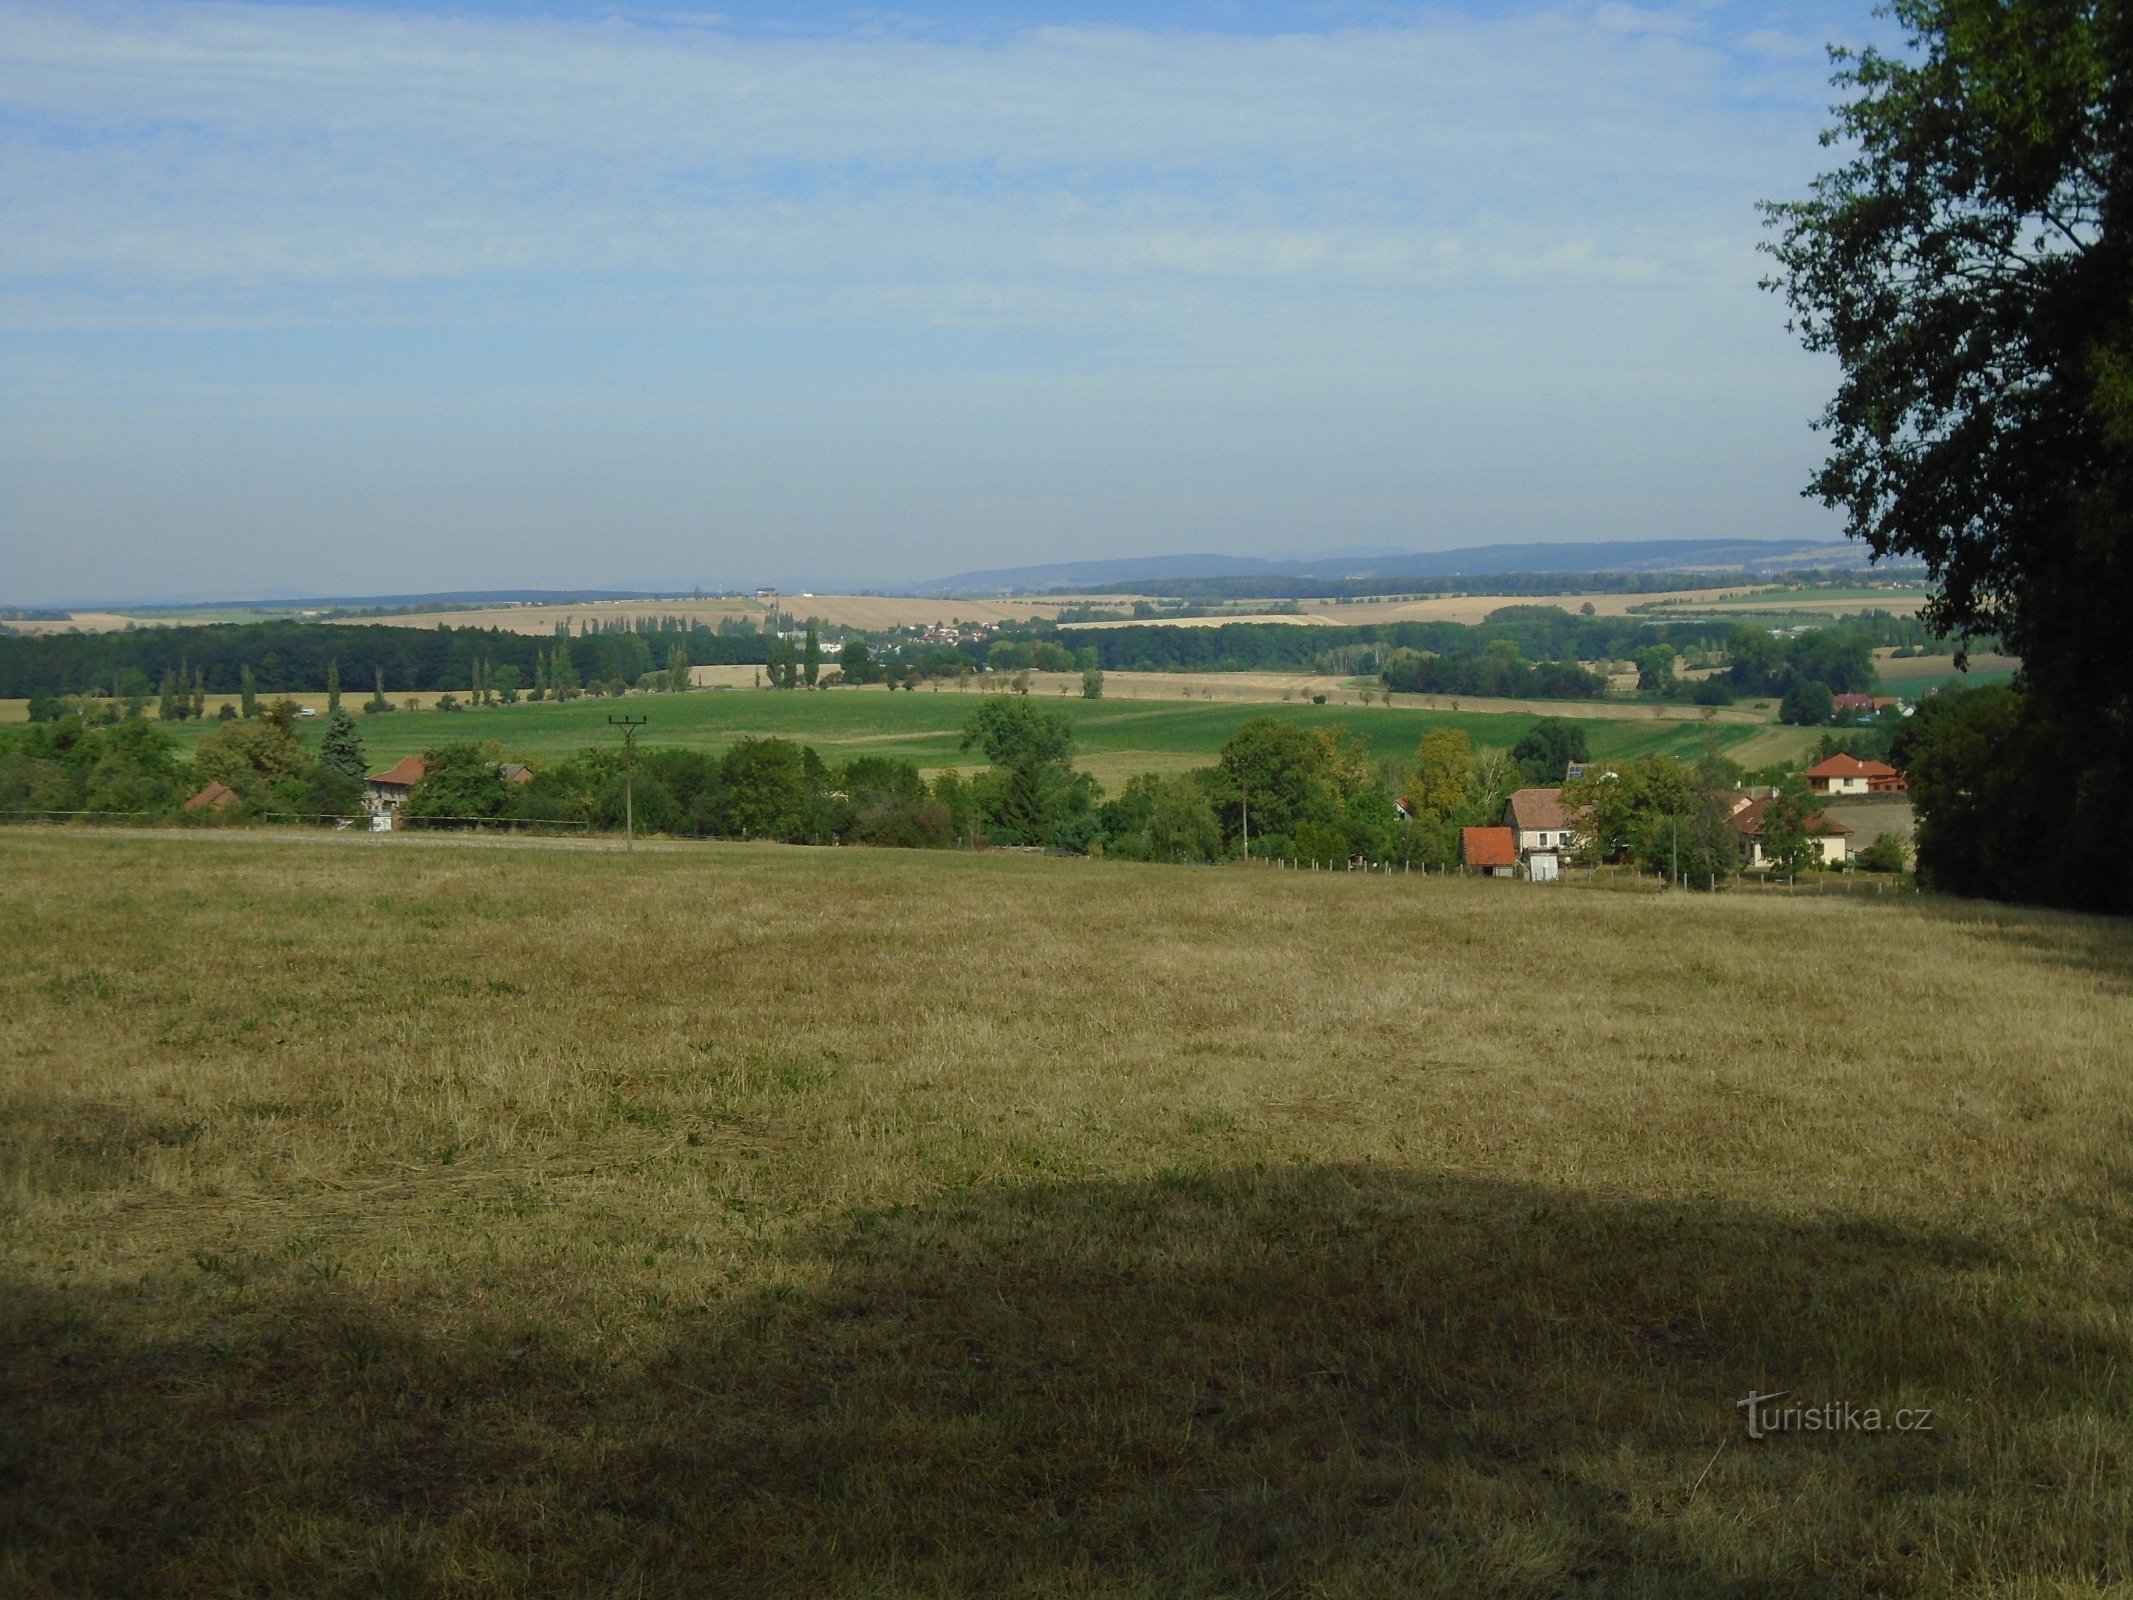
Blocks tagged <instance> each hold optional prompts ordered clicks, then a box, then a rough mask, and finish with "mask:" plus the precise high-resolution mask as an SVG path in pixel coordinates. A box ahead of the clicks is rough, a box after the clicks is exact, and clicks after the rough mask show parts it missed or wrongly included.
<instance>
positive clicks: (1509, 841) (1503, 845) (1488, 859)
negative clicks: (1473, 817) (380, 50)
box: [1459, 828, 1518, 878]
mask: <svg viewBox="0 0 2133 1600" xmlns="http://www.w3.org/2000/svg"><path fill="white" fill-rule="evenodd" d="M1459 859H1460V860H1461V861H1462V862H1464V863H1465V864H1466V865H1467V866H1468V867H1471V868H1473V869H1474V870H1475V871H1477V872H1479V873H1480V874H1481V875H1482V876H1483V877H1484V878H1510V877H1515V876H1516V875H1517V873H1518V841H1517V838H1516V836H1515V835H1514V834H1513V833H1512V832H1511V830H1510V829H1509V828H1461V829H1460V830H1459Z"/></svg>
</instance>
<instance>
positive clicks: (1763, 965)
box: [0, 696, 2133, 1600]
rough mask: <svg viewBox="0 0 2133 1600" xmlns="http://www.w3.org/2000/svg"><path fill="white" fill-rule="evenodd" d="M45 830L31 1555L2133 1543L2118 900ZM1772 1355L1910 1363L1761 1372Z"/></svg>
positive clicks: (1109, 1577) (23, 854)
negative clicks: (2103, 909) (2043, 904)
mask: <svg viewBox="0 0 2133 1600" xmlns="http://www.w3.org/2000/svg"><path fill="white" fill-rule="evenodd" d="M914 698H915V699H916V700H917V702H918V703H920V704H923V703H924V700H925V698H926V697H923V696H921V697H914ZM832 703H833V702H832ZM0 881H4V882H5V883H6V884H7V886H8V892H7V894H6V896H5V897H4V899H0V930H4V933H0V937H4V940H5V946H6V948H5V959H4V960H0V1004H4V1006H5V1014H6V1016H7V1018H8V1024H7V1027H6V1029H5V1031H4V1033H0V1371H4V1372H5V1373H6V1374H7V1381H6V1382H5V1384H0V1591H4V1592H6V1593H8V1594H10V1595H24V1596H36V1595H45V1594H97V1595H136V1594H137V1595H157V1596H163V1595H174V1594H195V1593H217V1594H269V1593H271V1594H307V1595H342V1594H346V1595H355V1594H364V1595H370V1594H394V1595H452V1596H459V1595H468V1596H473V1595H499V1596H521V1595H541V1594H590V1593H598V1594H603V1595H607V1594H620V1595H676V1596H681V1595H751V1596H753V1595H795V1596H831V1595H870V1596H921V1595H925V1596H935V1595H948V1594H967V1595H988V1596H993V1595H1098V1594H1101V1595H1118V1596H1183V1595H1216V1594H1231V1595H1235V1594H1284V1595H1317V1596H1328V1597H1347V1596H1381V1595H1382V1596H1395V1595H1398V1596H1406V1595H1413V1594H1417V1593H1445V1594H1459V1595H1477V1596H1485V1595H1517V1596H1527V1595H1542V1594H1570V1593H1635V1594H1652V1595H1679V1596H1684V1597H1687V1596H1695V1597H1699V1600H1700V1597H1703V1596H1709V1595H1714V1594H1731V1595H1772V1596H1780V1595H1781V1596H1791V1595H1854V1594H1864V1593H1879V1594H1911V1595H1942V1594H1971V1595H1976V1594H2005V1595H2023V1596H2041V1595H2070V1594H2076V1593H2080V1594H2094V1593H2099V1592H2124V1590H2125V1589H2126V1588H2127V1586H2128V1585H2129V1584H2133V1546H2129V1533H2128V1530H2129V1529H2133V1478H2129V1476H2128V1473H2127V1471H2126V1470H2125V1469H2126V1465H2127V1462H2128V1460H2129V1458H2133V1377H2129V1374H2133V1342H2129V1336H2133V1313H2129V1309H2128V1308H2129V1307H2133V1292H2129V1291H2133V1194H2129V1191H2128V1189H2127V1186H2126V1184H2125V1181H2124V1173H2125V1166H2126V1149H2127V1135H2128V1131H2129V1129H2133V1072H2129V1070H2128V1069H2129V1068H2133V936H2129V934H2128V931H2127V929H2126V928H2125V927H2124V925H2122V924H2118V923H2111V922H2105V921H2098V920H2083V919H2078V918H2072V917H2065V916H2052V915H2045V914H2033V913H2025V912H2021V911H2015V910H2009V909H2005V908H1995V907H1983V906H1978V905H1972V904H1964V903H1955V902H1937V901H1933V900H1930V899H1927V900H1917V899H1904V900H1897V899H1894V898H1889V899H1873V898H1865V899H1857V898H1854V899H1831V900H1820V901H1809V900H1804V899H1803V900H1797V901H1792V900H1786V899H1784V898H1782V897H1755V898H1751V897H1746V896H1740V897H1735V896H1726V895H1720V896H1716V897H1706V896H1690V895H1662V894H1659V893H1656V892H1650V893H1642V894H1636V893H1629V892H1611V891H1608V890H1606V889H1581V888H1575V887H1562V886H1540V885H1528V884H1512V883H1492V882H1482V881H1468V880H1460V879H1456V878H1454V879H1445V878H1430V879H1427V880H1424V879H1421V878H1402V877H1387V876H1384V875H1375V874H1373V875H1367V876H1366V875H1349V874H1310V873H1276V872H1270V871H1265V870H1250V869H1229V870H1217V869H1202V870H1194V869H1183V868H1161V867H1133V866H1127V865H1124V864H1121V863H1115V862H1092V861H1081V860H1055V859H1049V858H1042V857H1027V856H1015V855H985V854H979V855H939V856H936V855H926V854H920V853H916V852H894V851H884V852H878V853H877V852H866V851H860V850H850V849H847V850H805V849H788V848H779V847H773V846H747V845H697V846H680V845H672V846H665V847H652V848H642V847H641V848H640V849H639V850H638V851H637V852H636V853H635V854H634V855H624V854H621V853H620V852H618V851H615V850H613V849H611V848H597V847H596V848H582V847H581V848H564V847H550V848H537V847H532V846H527V845H512V844H505V843H501V842H490V843H488V844H482V843H477V842H474V841H463V840H445V839H437V838H378V839H372V838H367V837H352V836H345V835H343V836H331V835H301V834H298V835H280V836H248V835H244V834H236V833H232V834H221V833H216V834H199V835H190V836H186V835H173V836H164V835H154V834H142V833H129V834H123V835H98V834H93V833H79V832H72V831H65V830H43V829H35V830H33V829H10V830H6V831H4V832H0ZM1774 1391H1787V1392H1788V1394H1789V1397H1790V1400H1789V1403H1792V1404H1816V1405H1819V1404H1824V1403H1831V1404H1837V1405H1844V1404H1849V1405H1850V1406H1852V1407H1853V1408H1854V1415H1855V1416H1856V1415H1859V1414H1861V1413H1863V1411H1864V1410H1865V1409H1868V1408H1871V1409H1873V1410H1875V1411H1876V1412H1878V1413H1879V1414H1880V1415H1881V1416H1882V1417H1884V1418H1885V1419H1893V1418H1894V1416H1895V1414H1896V1412H1897V1411H1898V1410H1899V1409H1901V1410H1902V1411H1903V1412H1904V1413H1905V1414H1906V1415H1907V1416H1909V1417H1910V1418H1911V1420H1912V1426H1911V1427H1909V1428H1907V1429H1906V1430H1903V1431H1898V1430H1897V1429H1896V1428H1894V1427H1893V1426H1892V1425H1891V1424H1890V1423H1889V1422H1887V1421H1885V1422H1884V1427H1883V1429H1882V1430H1881V1431H1873V1432H1868V1431H1822V1432H1805V1431H1780V1432H1777V1433H1774V1434H1772V1435H1770V1436H1769V1437H1765V1438H1762V1439H1760V1440H1757V1439H1751V1438H1749V1437H1748V1436H1747V1434H1746V1432H1745V1430H1744V1427H1743V1416H1742V1413H1741V1412H1740V1411H1739V1410H1738V1409H1737V1408H1736V1406H1735V1401H1736V1399H1737V1398H1738V1397H1739V1396H1741V1395H1743V1394H1744V1393H1748V1392H1754V1393H1757V1394H1767V1393H1771V1392H1774ZM1921 1412H1924V1413H1930V1415H1928V1416H1926V1417H1925V1418H1924V1422H1923V1425H1919V1414H1920V1413H1921Z"/></svg>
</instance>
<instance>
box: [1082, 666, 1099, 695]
mask: <svg viewBox="0 0 2133 1600" xmlns="http://www.w3.org/2000/svg"><path fill="white" fill-rule="evenodd" d="M1081 697H1082V699H1084V700H1101V699H1102V698H1103V697H1104V669H1103V668H1102V667H1083V668H1082V669H1081Z"/></svg>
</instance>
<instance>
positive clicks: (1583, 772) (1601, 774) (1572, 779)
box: [1563, 761, 1621, 783]
mask: <svg viewBox="0 0 2133 1600" xmlns="http://www.w3.org/2000/svg"><path fill="white" fill-rule="evenodd" d="M1620 776H1621V774H1620V773H1618V772H1616V771H1615V769H1614V768H1613V767H1611V766H1608V765H1607V764H1606V763H1604V762H1600V761H1573V762H1571V763H1570V764H1569V765H1568V766H1566V767H1565V768H1564V769H1563V782H1565V783H1578V782H1581V781H1583V780H1585V779H1588V778H1618V777H1620Z"/></svg>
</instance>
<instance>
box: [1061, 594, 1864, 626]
mask: <svg viewBox="0 0 2133 1600" xmlns="http://www.w3.org/2000/svg"><path fill="white" fill-rule="evenodd" d="M1756 592H1757V591H1756V590H1755V589H1753V588H1732V589H1672V590H1667V591H1664V592H1660V593H1651V594H1529V595H1503V594H1496V595H1491V594H1460V595H1435V596H1431V597H1429V598H1427V599H1421V600H1357V601H1354V602H1352V603H1350V604H1346V605H1340V604H1336V603H1335V602H1333V601H1331V600H1304V601H1300V602H1299V604H1300V606H1301V608H1302V609H1301V611H1300V612H1295V613H1290V612H1267V611H1251V610H1248V609H1240V610H1237V611H1233V612H1223V613H1221V614H1220V615H1217V616H1211V617H1177V618H1167V619H1164V620H1165V621H1166V623H1167V624H1168V625H1169V626H1172V627H1179V628H1219V627H1222V626H1223V625H1225V624H1227V623H1232V622H1263V623H1296V624H1298V625H1307V626H1328V627H1338V628H1360V627H1363V626H1365V625H1366V624H1375V623H1385V622H1465V623H1476V622H1480V621H1482V620H1483V619H1484V618H1486V617H1487V616H1488V614H1489V613H1490V612H1492V611H1500V610H1502V609H1503V608H1504V607H1505V606H1524V605H1531V606H1560V607H1562V608H1563V610H1565V611H1571V612H1575V611H1576V610H1577V609H1578V608H1579V607H1580V606H1584V605H1588V604H1589V605H1590V606H1591V607H1592V609H1593V613H1594V615H1596V616H1602V617H1620V616H1627V615H1629V614H1630V612H1631V609H1632V608H1633V607H1637V606H1641V605H1645V604H1649V603H1651V602H1654V601H1704V602H1707V603H1708V602H1711V601H1715V600H1721V599H1728V598H1732V597H1735V596H1740V595H1750V594H1754V593H1756ZM1854 609H1856V607H1854ZM1061 626H1062V627H1065V628H1115V627H1117V626H1118V624H1117V623H1115V622H1068V623H1063V624H1061Z"/></svg>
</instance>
